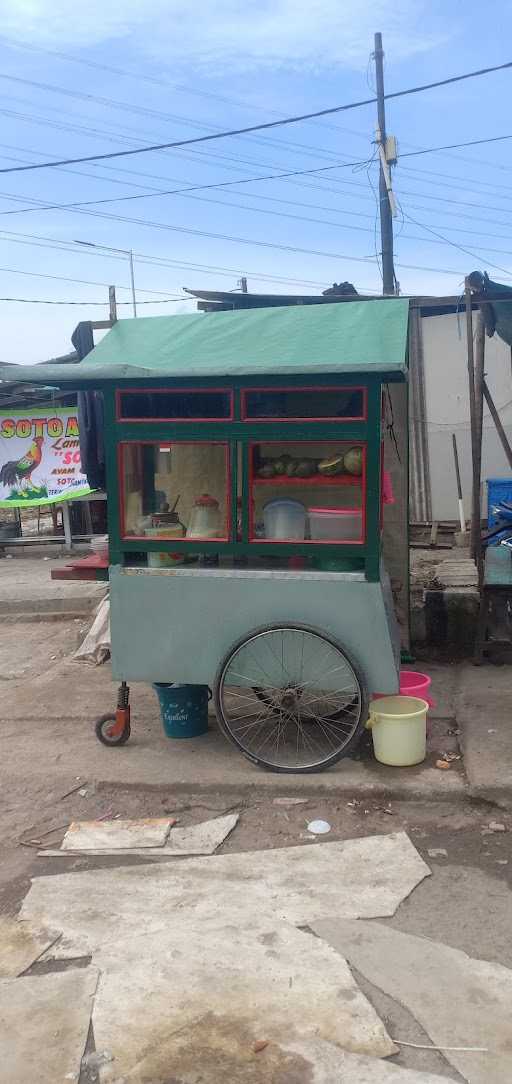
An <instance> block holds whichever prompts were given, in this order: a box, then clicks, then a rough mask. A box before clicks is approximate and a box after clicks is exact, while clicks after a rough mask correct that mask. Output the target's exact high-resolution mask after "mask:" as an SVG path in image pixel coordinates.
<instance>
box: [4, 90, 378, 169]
mask: <svg viewBox="0 0 512 1084" xmlns="http://www.w3.org/2000/svg"><path fill="white" fill-rule="evenodd" d="M0 79H4V80H8V81H9V82H15V83H21V84H22V85H24V86H29V87H35V88H36V89H37V90H46V91H49V92H50V93H53V94H61V95H63V96H64V97H68V98H76V99H78V100H80V101H88V102H93V103H97V104H98V105H101V106H105V105H106V106H107V107H108V108H110V109H117V110H120V111H122V112H126V113H129V114H130V115H131V116H132V115H133V114H135V113H136V114H139V115H141V116H148V117H154V118H156V119H157V120H163V121H165V122H168V121H172V122H173V123H177V124H184V125H189V126H191V127H193V128H200V129H203V130H206V131H210V132H221V131H222V128H219V126H218V125H212V124H205V123H204V121H199V122H198V121H197V119H196V118H195V117H188V116H181V115H179V114H176V113H163V112H162V111H161V110H159V109H149V108H147V107H146V106H141V105H136V104H132V103H131V102H123V101H119V100H117V99H115V98H106V97H100V96H99V95H96V94H87V93H85V92H82V91H77V90H72V89H70V88H69V87H59V86H55V85H54V84H52V83H39V82H35V81H34V80H31V79H21V78H19V77H18V76H13V75H6V74H2V73H0ZM2 100H3V101H4V102H5V101H7V102H19V103H21V104H23V105H29V106H32V104H33V103H32V102H31V101H30V100H29V99H26V98H17V97H12V96H9V97H7V98H5V97H4V98H3V99H2ZM43 108H44V109H45V110H46V111H50V112H52V113H54V112H57V113H59V114H61V115H62V110H61V109H59V108H58V107H56V106H49V105H45V106H44V107H43ZM66 116H73V117H79V118H80V119H83V120H86V121H93V123H95V120H94V118H93V117H88V116H87V115H85V114H83V113H76V112H73V113H69V112H68V113H66ZM122 128H123V129H124V131H125V132H132V133H133V131H134V130H133V128H129V127H127V126H126V125H122ZM340 130H342V129H340ZM358 134H360V136H361V138H363V139H367V138H368V136H367V134H366V133H358ZM255 142H259V143H263V144H264V145H265V146H267V145H269V146H277V147H285V148H287V149H292V150H294V149H295V148H297V149H298V150H299V151H301V152H305V153H307V154H320V155H325V156H328V157H329V158H333V157H335V152H334V151H332V150H328V149H327V148H326V147H317V146H311V145H309V144H305V143H297V142H294V141H291V140H284V139H267V138H265V137H264V138H262V139H257V138H256V139H255Z"/></svg>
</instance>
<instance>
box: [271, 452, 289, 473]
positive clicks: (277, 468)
mask: <svg viewBox="0 0 512 1084" xmlns="http://www.w3.org/2000/svg"><path fill="white" fill-rule="evenodd" d="M286 465H287V459H285V458H284V456H282V457H281V459H274V474H286Z"/></svg>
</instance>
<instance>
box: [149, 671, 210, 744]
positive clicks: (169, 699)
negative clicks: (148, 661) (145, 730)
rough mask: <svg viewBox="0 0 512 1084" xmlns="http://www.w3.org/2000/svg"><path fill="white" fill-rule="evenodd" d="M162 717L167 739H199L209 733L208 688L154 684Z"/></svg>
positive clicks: (204, 686) (166, 683)
mask: <svg viewBox="0 0 512 1084" xmlns="http://www.w3.org/2000/svg"><path fill="white" fill-rule="evenodd" d="M153 688H154V690H155V692H156V694H157V696H158V700H159V702H160V714H161V716H162V723H163V727H164V730H165V733H166V735H167V737H168V738H199V737H200V735H201V734H206V733H207V730H208V700H209V699H210V696H211V693H210V690H209V688H208V686H207V685H172V684H169V683H168V682H155V684H154V685H153Z"/></svg>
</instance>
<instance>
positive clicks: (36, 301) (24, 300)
mask: <svg viewBox="0 0 512 1084" xmlns="http://www.w3.org/2000/svg"><path fill="white" fill-rule="evenodd" d="M196 300H197V298H195V297H181V296H179V295H176V297H168V298H167V299H165V300H163V301H162V299H161V298H160V299H159V300H158V299H156V298H155V299H152V300H150V301H139V299H138V298H137V306H139V305H168V304H172V303H173V302H175V301H196ZM0 301H13V302H14V301H16V302H19V303H20V304H22V305H82V306H85V307H86V308H87V307H88V306H89V305H102V306H103V308H107V309H108V307H109V304H110V302H109V301H47V300H44V299H41V298H39V297H0ZM132 304H133V302H132V301H117V300H116V305H117V306H119V305H129V306H130V308H131V306H132Z"/></svg>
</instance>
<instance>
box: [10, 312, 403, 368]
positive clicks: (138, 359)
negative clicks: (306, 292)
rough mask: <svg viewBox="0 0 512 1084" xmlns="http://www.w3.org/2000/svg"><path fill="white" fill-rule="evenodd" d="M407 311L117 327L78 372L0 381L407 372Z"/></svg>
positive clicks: (225, 317) (166, 320)
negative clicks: (313, 372)
mask: <svg viewBox="0 0 512 1084" xmlns="http://www.w3.org/2000/svg"><path fill="white" fill-rule="evenodd" d="M408 311H409V303H408V301H407V300H406V299H404V298H393V299H389V300H375V301H373V300H372V301H351V302H343V303H340V304H337V305H335V304H332V305H307V306H300V305H298V306H296V305H292V306H284V307H283V308H271V309H249V310H247V309H245V310H239V311H234V312H218V313H211V314H207V315H205V314H202V313H194V314H192V315H186V316H150V317H143V318H139V319H137V320H133V319H132V320H119V321H118V322H117V323H116V324H115V325H114V327H113V328H112V329H111V330H110V331H109V332H108V334H107V335H105V337H104V339H102V341H101V342H100V343H98V346H96V347H95V348H94V350H93V351H91V353H90V354H88V355H87V357H86V358H84V360H83V361H82V362H80V364H79V365H76V364H75V365H51V364H49V365H46V364H45V365H30V366H26V365H23V366H19V367H16V368H13V366H11V365H9V366H7V367H6V368H5V370H4V371H3V367H2V366H1V365H0V380H1V379H5V380H7V379H8V380H11V381H12V380H13V379H16V380H21V381H23V380H30V381H36V382H38V381H39V382H40V381H44V382H45V383H46V384H53V383H55V384H56V385H57V386H61V385H63V384H69V383H77V382H79V383H82V382H83V381H86V382H87V383H89V382H90V383H91V385H93V384H100V383H101V382H102V381H104V380H115V381H120V380H129V379H149V378H152V379H154V378H160V379H162V378H166V377H176V378H183V377H185V378H190V377H195V378H201V377H218V376H222V377H238V376H251V375H262V374H266V375H271V376H281V375H283V376H293V375H295V374H307V373H311V372H312V371H315V372H318V373H347V372H357V373H359V372H360V373H392V372H402V373H403V372H405V369H406V357H407V324H408Z"/></svg>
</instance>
